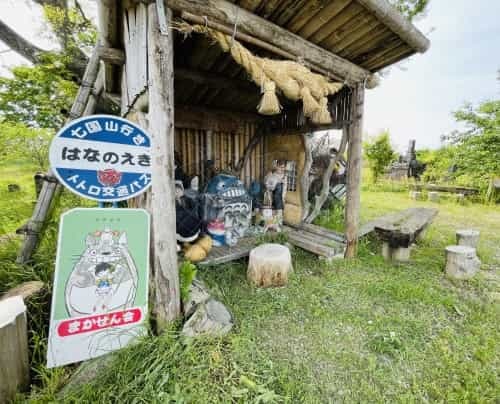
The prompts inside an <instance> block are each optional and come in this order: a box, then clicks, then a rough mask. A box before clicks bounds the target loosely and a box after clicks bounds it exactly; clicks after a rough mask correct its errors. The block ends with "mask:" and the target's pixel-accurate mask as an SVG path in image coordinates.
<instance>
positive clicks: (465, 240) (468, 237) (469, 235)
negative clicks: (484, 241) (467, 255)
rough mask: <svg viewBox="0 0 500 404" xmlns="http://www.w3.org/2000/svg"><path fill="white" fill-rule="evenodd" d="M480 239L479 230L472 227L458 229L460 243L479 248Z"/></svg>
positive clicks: (458, 241) (458, 242)
mask: <svg viewBox="0 0 500 404" xmlns="http://www.w3.org/2000/svg"><path fill="white" fill-rule="evenodd" d="M478 241H479V231H477V230H471V229H464V230H457V244H458V245H464V246H467V247H472V248H477V243H478Z"/></svg>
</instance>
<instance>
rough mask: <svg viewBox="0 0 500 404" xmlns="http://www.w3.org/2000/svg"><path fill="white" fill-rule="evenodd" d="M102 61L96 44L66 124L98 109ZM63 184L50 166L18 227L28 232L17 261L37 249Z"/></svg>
mask: <svg viewBox="0 0 500 404" xmlns="http://www.w3.org/2000/svg"><path fill="white" fill-rule="evenodd" d="M99 65H100V56H99V47H98V46H96V47H95V48H94V50H93V52H92V56H91V57H90V59H89V61H88V64H87V67H86V69H85V73H84V74H83V78H82V83H81V85H80V88H79V89H78V93H77V95H76V98H75V101H74V102H73V105H72V107H71V111H70V113H69V118H68V119H67V120H66V124H67V123H69V122H71V121H72V120H74V119H77V118H80V117H82V116H84V115H91V114H93V113H94V111H95V107H96V104H97V97H98V94H99V92H100V91H102V83H100V84H99V86H100V87H101V88H97V91H96V95H94V94H92V89H93V87H94V85H95V84H96V80H97V76H98V73H99ZM60 187H61V185H60V184H59V181H58V180H57V178H55V176H54V175H53V173H52V171H51V170H49V173H48V175H47V176H46V179H45V180H44V182H43V186H42V190H41V191H40V194H39V196H38V199H37V202H36V205H35V208H34V210H33V214H32V216H31V218H30V219H29V220H28V222H27V223H26V224H25V225H23V226H22V227H21V228H20V229H18V230H17V233H24V234H25V237H24V241H23V243H22V245H21V248H20V249H19V252H18V255H17V259H16V263H18V264H26V263H27V262H28V261H29V260H30V259H31V256H32V254H33V251H34V250H35V248H36V246H37V244H38V240H39V234H40V232H41V230H42V228H43V225H44V223H45V220H46V218H47V215H48V214H49V211H50V206H51V204H52V200H53V199H54V196H55V195H56V192H57V190H58V189H60Z"/></svg>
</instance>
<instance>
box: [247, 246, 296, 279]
mask: <svg viewBox="0 0 500 404" xmlns="http://www.w3.org/2000/svg"><path fill="white" fill-rule="evenodd" d="M292 270H293V267H292V256H291V254H290V250H289V249H288V248H287V247H285V246H283V245H280V244H262V245H260V246H258V247H256V248H254V249H253V250H252V251H250V256H249V260H248V270H247V279H248V281H249V282H250V283H253V284H254V285H256V286H259V287H264V288H266V287H269V286H283V285H286V283H287V282H288V274H289V273H290V272H291V271H292Z"/></svg>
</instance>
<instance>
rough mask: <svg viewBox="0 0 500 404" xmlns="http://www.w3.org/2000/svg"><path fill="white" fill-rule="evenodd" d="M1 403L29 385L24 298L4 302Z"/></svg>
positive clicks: (0, 305)
mask: <svg viewBox="0 0 500 404" xmlns="http://www.w3.org/2000/svg"><path fill="white" fill-rule="evenodd" d="M0 341H1V344H0V369H1V372H0V373H1V375H2V376H1V377H0V402H1V403H3V402H9V401H10V400H12V399H13V398H14V396H15V395H16V392H17V391H20V390H24V389H26V388H27V387H28V386H29V374H30V367H29V361H28V329H27V320H26V306H25V305H24V302H23V298H22V297H21V296H14V297H10V298H8V299H5V300H2V301H1V302H0Z"/></svg>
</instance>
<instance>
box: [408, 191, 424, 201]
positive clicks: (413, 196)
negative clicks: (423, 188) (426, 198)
mask: <svg viewBox="0 0 500 404" xmlns="http://www.w3.org/2000/svg"><path fill="white" fill-rule="evenodd" d="M410 199H413V200H414V201H419V200H421V199H422V192H420V191H410Z"/></svg>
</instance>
